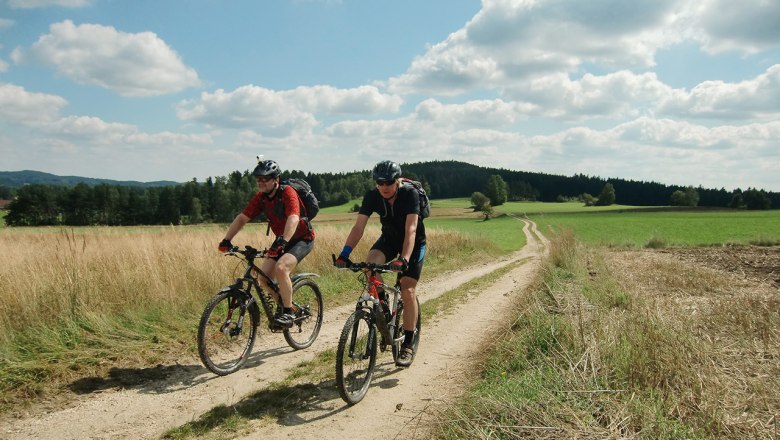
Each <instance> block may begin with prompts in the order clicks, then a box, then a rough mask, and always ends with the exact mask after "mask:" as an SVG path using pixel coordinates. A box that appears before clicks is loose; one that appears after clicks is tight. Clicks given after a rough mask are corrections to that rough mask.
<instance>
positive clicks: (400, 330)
mask: <svg viewBox="0 0 780 440" xmlns="http://www.w3.org/2000/svg"><path fill="white" fill-rule="evenodd" d="M415 301H417V325H416V326H415V329H414V339H413V340H412V341H413V342H412V347H413V348H414V354H415V356H416V355H417V346H418V345H420V330H422V320H421V317H422V313H421V310H422V309H421V308H420V300H419V299H418V298H415ZM393 319H394V320H395V334H394V335H393V339H394V340H395V339H398V338H403V337H404V307H403V303H402V304H400V305H399V306H398V313H396V315H395V317H394V318H393ZM400 351H401V343H397V344H396V343H393V360H394V361H395V360H396V359H398V354H399V353H400ZM412 360H414V356H413V357H412Z"/></svg>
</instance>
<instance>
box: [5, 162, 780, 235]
mask: <svg viewBox="0 0 780 440" xmlns="http://www.w3.org/2000/svg"><path fill="white" fill-rule="evenodd" d="M401 166H402V169H403V171H404V176H406V177H410V178H413V179H415V180H420V181H422V182H423V185H424V186H425V187H426V189H427V190H428V193H429V196H430V197H431V198H432V199H442V198H453V197H471V196H472V194H474V192H479V191H486V193H487V187H488V183H489V182H490V181H491V180H493V181H494V180H495V177H494V176H500V177H501V180H503V182H505V184H506V190H507V191H506V196H507V200H509V201H518V200H530V201H544V202H554V201H560V200H562V199H566V200H569V199H571V198H577V197H581V196H582V195H583V194H600V193H601V192H602V191H603V189H604V187H605V185H606V184H607V183H609V184H611V185H612V188H614V194H615V203H620V204H625V205H638V206H667V205H670V204H671V202H670V199H671V197H672V194H673V193H675V192H676V191H686V188H684V187H680V186H669V185H663V184H660V183H655V182H637V181H630V180H622V179H608V180H606V179H602V178H598V177H592V176H586V175H582V174H578V175H575V176H572V177H566V176H559V175H550V174H544V173H529V172H522V171H512V170H505V169H496V168H485V167H479V166H475V165H471V164H468V163H463V162H455V161H435V162H425V163H415V164H402V165H401ZM282 177H283V178H288V177H301V178H305V179H306V180H307V181H308V182H309V184H310V185H311V186H312V189H313V191H314V193H315V194H316V195H317V198H318V199H319V200H320V206H322V207H326V206H335V205H341V204H344V203H346V202H348V201H350V200H353V199H355V198H359V197H362V195H363V194H365V192H366V191H367V190H368V189H370V188H372V187H373V184H374V183H373V181H372V180H371V173H370V171H368V170H366V171H356V172H351V173H308V174H307V173H304V172H302V171H292V172H285V173H284V174H283V175H282ZM256 191H257V187H256V185H255V181H254V178H253V177H252V176H251V174H250V173H249V171H244V172H239V171H234V172H233V173H231V174H230V175H228V176H224V177H216V178H211V177H209V178H208V179H206V181H205V182H198V181H197V180H196V179H193V180H192V181H190V182H187V183H182V184H178V185H169V186H159V187H137V186H134V187H131V186H124V185H112V184H107V183H101V184H98V185H88V184H86V183H79V184H76V185H75V186H60V185H42V184H32V185H25V186H22V187H19V188H7V187H2V186H0V198H6V199H13V201H12V202H11V203H10V204H9V205H8V208H7V209H8V212H7V215H6V217H5V221H6V223H7V224H8V225H9V226H43V225H69V226H88V225H112V226H113V225H125V226H130V225H155V224H195V223H210V222H216V223H225V222H229V221H231V220H232V219H233V217H235V215H236V214H237V213H238V212H240V211H241V210H242V209H243V208H244V206H245V205H246V203H247V201H248V200H249V199H250V198H251V197H252V195H254V194H255V192H256ZM696 193H697V195H698V205H699V206H712V207H747V208H751V209H769V208H770V207H780V194H778V193H767V192H765V191H763V190H761V191H759V190H755V189H748V190H747V191H744V192H743V191H741V190H734V191H731V192H729V191H726V190H725V189H723V188H721V189H719V190H713V189H706V188H701V187H699V188H696ZM746 196H747V197H746ZM755 199H757V200H758V201H759V205H760V206H753V205H748V202H751V203H752V201H753V200H755ZM261 220H262V219H261Z"/></svg>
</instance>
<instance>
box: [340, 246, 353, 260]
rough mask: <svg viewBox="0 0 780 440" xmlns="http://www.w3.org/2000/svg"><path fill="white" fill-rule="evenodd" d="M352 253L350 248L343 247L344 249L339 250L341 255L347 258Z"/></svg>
mask: <svg viewBox="0 0 780 440" xmlns="http://www.w3.org/2000/svg"><path fill="white" fill-rule="evenodd" d="M351 253H352V246H347V245H346V244H345V245H344V249H342V250H341V255H343V256H345V257H349V254H351Z"/></svg>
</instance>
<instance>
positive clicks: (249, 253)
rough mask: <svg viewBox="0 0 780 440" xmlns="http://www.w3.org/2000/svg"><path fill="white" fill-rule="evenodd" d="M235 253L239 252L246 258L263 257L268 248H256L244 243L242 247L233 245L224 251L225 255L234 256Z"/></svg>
mask: <svg viewBox="0 0 780 440" xmlns="http://www.w3.org/2000/svg"><path fill="white" fill-rule="evenodd" d="M236 254H241V255H243V256H244V257H246V258H256V257H260V258H265V256H266V254H268V249H263V250H258V249H255V248H253V247H252V246H249V245H246V246H244V249H240V248H239V247H238V246H233V247H232V248H230V249H229V250H228V251H227V252H225V255H226V256H235V255H236Z"/></svg>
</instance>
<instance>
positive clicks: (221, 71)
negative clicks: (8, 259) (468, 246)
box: [0, 0, 780, 191]
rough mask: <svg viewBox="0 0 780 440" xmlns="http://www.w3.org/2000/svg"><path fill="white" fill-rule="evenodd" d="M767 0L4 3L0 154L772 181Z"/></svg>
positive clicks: (11, 162) (774, 109) (778, 42)
mask: <svg viewBox="0 0 780 440" xmlns="http://www.w3.org/2000/svg"><path fill="white" fill-rule="evenodd" d="M778 23H780V2H777V1H770V0H742V1H740V2H734V1H732V0H690V1H689V0H634V1H631V2H628V1H624V0H591V1H588V2H583V1H574V0H571V1H563V0H483V1H482V2H479V1H466V0H427V1H410V0H395V1H377V0H360V1H358V0H354V1H349V0H341V1H339V0H267V1H253V0H220V1H218V0H209V1H206V0H202V1H198V0H188V1H185V0H154V1H151V0H132V1H131V0H124V1H122V0H0V170H2V171H17V170H24V169H32V170H38V171H45V172H50V173H54V174H59V175H79V176H87V177H99V178H109V179H118V180H140V181H152V180H177V181H187V180H191V179H192V178H197V179H198V180H199V181H202V180H203V179H205V178H206V177H207V176H223V175H227V174H228V173H230V172H231V171H234V170H241V171H243V170H246V169H251V168H252V167H253V164H254V158H255V156H256V155H258V154H262V155H264V157H266V158H273V159H275V160H277V161H278V162H279V164H280V165H281V166H282V168H285V169H296V170H303V171H307V172H308V171H311V172H326V171H330V172H339V171H354V170H364V169H369V168H371V167H372V166H373V164H374V163H376V162H378V161H379V160H383V159H395V160H397V161H399V162H418V161H427V160H460V161H465V162H470V163H473V164H477V165H483V166H490V167H502V168H508V169H513V170H523V171H534V172H543V173H549V174H562V175H572V174H576V173H583V174H587V175H593V176H600V177H604V178H610V177H619V178H624V179H632V180H644V181H655V182H661V183H666V184H675V185H693V186H699V185H701V186H704V187H707V188H720V187H724V188H726V189H727V190H732V189H734V188H742V189H746V188H748V187H757V188H763V189H767V190H771V191H780V26H779V25H778Z"/></svg>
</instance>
